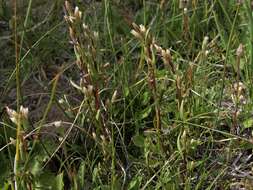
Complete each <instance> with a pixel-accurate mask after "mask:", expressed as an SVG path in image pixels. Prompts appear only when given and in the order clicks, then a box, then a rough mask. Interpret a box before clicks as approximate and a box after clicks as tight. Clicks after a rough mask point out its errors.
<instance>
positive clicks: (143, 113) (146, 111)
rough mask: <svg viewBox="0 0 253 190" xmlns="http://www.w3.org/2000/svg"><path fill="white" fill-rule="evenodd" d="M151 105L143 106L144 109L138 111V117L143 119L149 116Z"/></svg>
mask: <svg viewBox="0 0 253 190" xmlns="http://www.w3.org/2000/svg"><path fill="white" fill-rule="evenodd" d="M151 110H152V109H151V106H148V107H147V108H145V109H144V110H142V111H141V112H139V119H140V120H141V119H145V118H147V117H148V116H149V114H150V112H151Z"/></svg>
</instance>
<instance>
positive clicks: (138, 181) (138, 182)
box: [127, 176, 142, 190]
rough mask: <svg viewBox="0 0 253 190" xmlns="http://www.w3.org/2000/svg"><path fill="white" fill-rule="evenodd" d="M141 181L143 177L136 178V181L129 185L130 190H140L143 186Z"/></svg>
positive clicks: (133, 180)
mask: <svg viewBox="0 0 253 190" xmlns="http://www.w3.org/2000/svg"><path fill="white" fill-rule="evenodd" d="M141 180H142V177H141V176H136V177H135V178H134V179H132V181H131V182H130V183H129V185H128V188H127V189H128V190H138V189H140V185H141Z"/></svg>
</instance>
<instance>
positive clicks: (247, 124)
mask: <svg viewBox="0 0 253 190" xmlns="http://www.w3.org/2000/svg"><path fill="white" fill-rule="evenodd" d="M252 126H253V119H252V118H249V119H247V120H245V121H244V122H243V127H244V128H245V129H247V128H250V127H252Z"/></svg>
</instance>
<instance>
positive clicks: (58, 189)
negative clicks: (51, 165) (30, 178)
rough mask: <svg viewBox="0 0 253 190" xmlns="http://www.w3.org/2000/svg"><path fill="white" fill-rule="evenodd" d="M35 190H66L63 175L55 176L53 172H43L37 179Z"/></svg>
mask: <svg viewBox="0 0 253 190" xmlns="http://www.w3.org/2000/svg"><path fill="white" fill-rule="evenodd" d="M36 181H37V182H36V183H35V188H34V189H38V190H40V189H45V190H46V189H54V190H62V189H64V183H63V173H60V174H58V175H57V176H55V175H54V174H53V173H51V172H43V174H41V175H40V176H38V177H37V178H36Z"/></svg>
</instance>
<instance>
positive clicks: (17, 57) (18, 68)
mask: <svg viewBox="0 0 253 190" xmlns="http://www.w3.org/2000/svg"><path fill="white" fill-rule="evenodd" d="M12 4H13V32H14V43H15V65H16V88H17V113H18V118H17V133H16V154H15V159H14V175H15V176H14V179H15V190H18V184H19V183H18V176H17V173H18V168H19V166H18V163H19V158H20V156H19V140H20V139H19V138H20V129H21V124H20V102H21V89H20V65H19V48H18V34H17V0H13V1H12Z"/></svg>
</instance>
